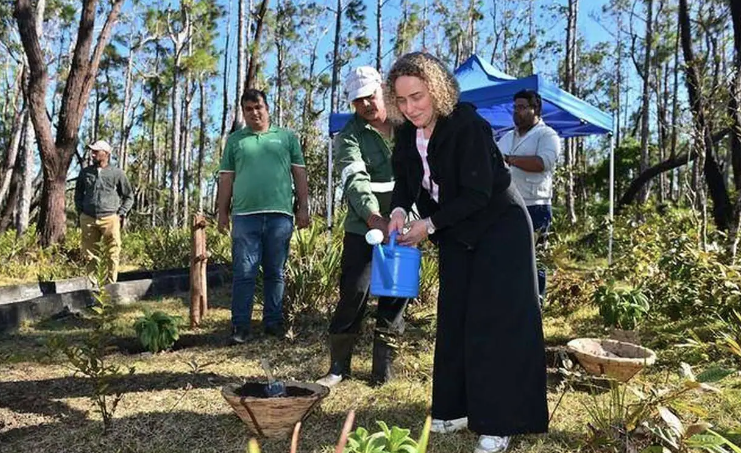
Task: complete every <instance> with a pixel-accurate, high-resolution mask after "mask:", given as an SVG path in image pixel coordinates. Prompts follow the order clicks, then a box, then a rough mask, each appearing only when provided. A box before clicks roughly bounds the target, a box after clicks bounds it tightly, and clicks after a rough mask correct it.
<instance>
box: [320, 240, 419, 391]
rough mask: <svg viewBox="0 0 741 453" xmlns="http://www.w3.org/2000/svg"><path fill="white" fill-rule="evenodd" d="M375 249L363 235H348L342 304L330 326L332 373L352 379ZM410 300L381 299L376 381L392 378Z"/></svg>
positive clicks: (341, 282) (345, 244)
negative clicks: (395, 350) (397, 345)
mask: <svg viewBox="0 0 741 453" xmlns="http://www.w3.org/2000/svg"><path fill="white" fill-rule="evenodd" d="M372 252H373V248H372V246H370V245H368V244H367V243H366V242H365V238H364V237H363V236H361V235H359V234H354V233H345V238H344V240H343V250H342V265H341V266H342V271H341V272H342V273H341V276H340V301H339V303H338V304H337V308H336V309H335V311H334V315H333V316H332V321H331V322H330V325H329V349H330V354H331V356H332V359H331V360H332V364H331V366H330V370H329V372H330V373H332V374H337V375H342V376H348V375H349V374H350V361H351V359H352V351H353V347H354V346H355V342H356V340H357V338H358V334H359V332H360V326H361V323H362V321H363V317H364V315H365V310H366V306H367V304H368V297H369V288H370V276H371V257H372ZM407 302H408V299H397V298H391V297H380V298H379V299H378V310H377V312H376V329H375V335H374V339H373V371H372V374H373V380H375V381H380V382H385V381H387V380H388V379H390V378H391V362H392V360H393V356H394V347H395V345H394V342H395V339H396V337H397V336H398V335H400V334H402V333H403V332H404V307H406V305H407Z"/></svg>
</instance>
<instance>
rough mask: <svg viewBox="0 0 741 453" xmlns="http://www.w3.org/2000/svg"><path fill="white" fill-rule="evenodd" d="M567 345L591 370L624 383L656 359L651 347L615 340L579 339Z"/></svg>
mask: <svg viewBox="0 0 741 453" xmlns="http://www.w3.org/2000/svg"><path fill="white" fill-rule="evenodd" d="M567 348H568V350H569V352H571V353H573V354H574V355H575V356H576V358H577V359H578V360H579V363H581V365H582V366H583V367H584V369H586V370H587V372H588V373H590V374H593V375H596V376H603V375H605V376H607V377H610V378H613V379H617V380H618V381H621V382H627V381H628V380H630V378H632V377H633V376H635V375H636V373H638V372H639V371H641V370H642V369H643V367H646V366H649V365H653V364H654V362H655V361H656V354H655V353H654V352H653V351H652V350H650V349H648V348H644V347H643V346H638V345H635V344H632V343H625V342H622V341H616V340H602V339H596V338H577V339H576V340H571V341H569V343H568V344H567Z"/></svg>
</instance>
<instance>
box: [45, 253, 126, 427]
mask: <svg viewBox="0 0 741 453" xmlns="http://www.w3.org/2000/svg"><path fill="white" fill-rule="evenodd" d="M97 262H98V266H97V272H96V274H95V275H94V276H92V278H93V280H96V281H98V282H99V281H105V279H106V278H107V275H108V267H107V266H106V265H105V264H103V263H101V261H100V260H97ZM98 288H99V289H97V290H95V291H94V292H93V299H94V302H93V306H92V307H91V310H92V316H91V321H92V323H93V329H92V331H91V332H90V334H89V335H87V336H86V338H85V340H84V341H83V342H82V344H69V343H67V341H66V340H65V339H64V338H63V337H52V338H51V339H50V340H49V342H48V344H47V349H48V352H49V353H50V354H51V355H54V354H55V353H57V352H61V353H62V354H63V355H64V356H65V357H66V358H67V361H68V366H69V367H70V368H71V369H72V371H73V372H74V374H75V375H76V374H81V375H83V376H85V377H87V378H89V379H90V380H91V381H92V383H93V386H92V387H93V392H92V394H91V395H90V399H91V400H92V401H93V403H94V404H95V406H96V408H97V410H98V412H99V413H100V416H101V418H102V419H103V433H104V434H106V433H108V432H109V430H110V427H111V423H112V421H113V415H114V413H115V412H116V408H117V407H118V403H119V402H121V399H122V398H123V395H124V392H123V390H122V389H121V390H112V384H113V383H114V382H115V381H117V380H120V379H121V378H122V377H124V376H127V375H131V374H133V373H134V371H135V369H134V367H130V368H128V369H124V368H122V367H120V366H118V365H114V364H112V363H110V362H109V361H108V360H107V359H106V354H107V352H108V346H109V343H108V342H109V340H110V338H111V337H112V336H113V321H114V319H115V317H116V315H115V311H114V307H113V303H112V301H111V295H110V294H109V293H108V292H107V291H106V290H105V288H104V287H102V286H98Z"/></svg>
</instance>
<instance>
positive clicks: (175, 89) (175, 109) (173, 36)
mask: <svg viewBox="0 0 741 453" xmlns="http://www.w3.org/2000/svg"><path fill="white" fill-rule="evenodd" d="M180 16H181V20H182V24H181V25H182V29H181V30H180V31H178V32H175V31H173V29H172V28H171V25H170V24H169V23H168V27H169V32H170V40H171V41H172V45H173V49H174V53H175V54H174V64H173V70H172V106H171V107H172V131H171V133H172V143H171V148H170V150H171V153H170V156H171V158H170V177H171V182H170V203H169V210H168V211H169V212H168V214H169V215H170V226H172V227H173V228H177V226H178V225H179V223H180V222H179V219H178V214H179V211H178V208H179V206H180V200H179V196H180V172H181V168H180V164H181V162H180V152H181V149H180V148H181V142H180V133H181V131H180V128H181V127H182V117H181V114H180V113H181V110H180V109H181V108H182V105H181V103H182V93H181V86H180V72H181V67H180V66H181V61H182V53H183V49H184V48H185V44H186V42H187V41H188V39H189V38H190V36H191V33H190V26H191V23H190V15H189V14H188V11H187V10H186V9H185V8H183V9H181V11H180Z"/></svg>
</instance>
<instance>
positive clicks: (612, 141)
mask: <svg viewBox="0 0 741 453" xmlns="http://www.w3.org/2000/svg"><path fill="white" fill-rule="evenodd" d="M609 136H610V213H609V219H608V227H607V228H608V231H609V235H610V237H609V239H608V242H607V265H608V266H612V234H613V221H614V210H615V202H614V199H615V136H614V134H613V133H610V134H609Z"/></svg>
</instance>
